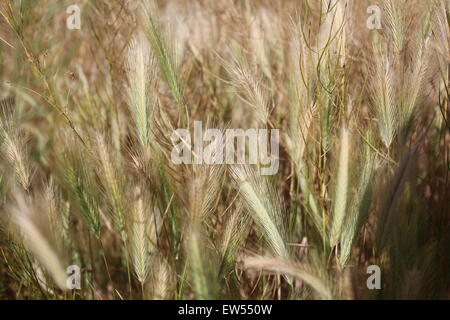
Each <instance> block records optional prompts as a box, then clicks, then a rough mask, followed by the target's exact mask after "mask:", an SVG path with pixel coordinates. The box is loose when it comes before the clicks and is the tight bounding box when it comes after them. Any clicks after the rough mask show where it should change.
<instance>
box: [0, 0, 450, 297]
mask: <svg viewBox="0 0 450 320" xmlns="http://www.w3.org/2000/svg"><path fill="white" fill-rule="evenodd" d="M71 4H78V5H79V6H80V7H81V9H82V16H81V22H82V25H81V29H80V30H68V29H67V28H66V18H67V14H66V8H67V7H68V6H69V5H71ZM374 4H376V5H379V6H380V8H381V9H382V28H381V29H380V30H369V29H368V28H367V27H366V20H367V18H368V17H369V14H367V12H366V10H367V7H369V6H370V5H374ZM0 13H1V17H0V60H1V69H0V75H1V83H0V86H1V90H0V95H1V96H0V99H1V110H0V144H1V152H0V155H1V157H0V181H1V184H0V298H4V299H142V298H144V299H183V298H184V299H223V298H229V299H448V298H450V293H449V292H450V289H449V288H450V219H449V215H450V204H449V202H450V194H449V193H450V191H449V190H450V188H449V183H450V181H449V173H450V147H449V146H450V135H449V133H450V131H449V130H450V123H449V121H450V118H449V116H450V106H449V89H450V45H449V41H450V2H449V1H448V0H436V1H435V0H423V1H421V0H417V1H414V0H408V1H404V0H384V1H376V0H373V1H372V0H370V1H369V0H297V1H293V0H292V1H290V0H285V1H269V0H267V1H265V0H261V1H256V0H252V1H251V0H247V1H246V0H221V1H207V0H195V1H193V0H173V1H157V3H156V4H155V3H153V2H152V1H147V2H146V3H145V4H142V3H141V2H140V1H138V0H136V1H131V0H130V1H127V0H113V1H111V0H92V1H82V0H77V1H75V0H73V1H72V0H70V1H52V0H39V1H35V0H21V1H20V0H17V1H9V0H1V4H0ZM196 120H201V121H203V123H205V124H206V123H208V126H209V127H211V128H242V129H247V128H269V129H280V133H281V144H280V169H279V172H278V173H277V174H276V175H274V176H269V177H267V176H260V175H259V174H258V168H255V167H254V166H247V165H244V166H233V165H214V166H209V165H175V164H174V163H173V162H172V161H171V160H170V152H171V149H172V141H171V140H170V136H171V134H172V132H173V130H174V129H176V128H192V124H193V121H196ZM73 264H75V265H78V266H80V267H81V289H80V290H66V289H65V282H66V268H67V266H69V265H73ZM373 264H375V265H378V266H380V268H381V270H382V289H381V290H368V289H367V287H366V279H367V277H368V275H367V274H366V268H367V266H369V265H373Z"/></svg>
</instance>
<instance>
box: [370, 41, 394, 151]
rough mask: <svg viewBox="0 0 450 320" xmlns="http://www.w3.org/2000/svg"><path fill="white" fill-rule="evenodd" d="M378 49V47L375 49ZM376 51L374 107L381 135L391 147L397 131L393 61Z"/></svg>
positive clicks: (373, 78)
mask: <svg viewBox="0 0 450 320" xmlns="http://www.w3.org/2000/svg"><path fill="white" fill-rule="evenodd" d="M375 50H377V49H375ZM380 55H381V52H377V53H375V70H374V73H373V77H372V79H371V96H372V103H373V108H374V109H375V113H376V115H377V117H378V128H379V131H380V137H381V140H382V141H383V143H384V145H385V147H386V148H387V149H389V147H390V146H391V144H392V142H393V141H394V137H395V134H396V132H397V127H398V123H397V110H396V108H397V107H396V97H395V87H394V80H395V79H394V74H393V70H392V66H391V63H390V61H389V59H388V57H387V55H386V56H383V57H382V56H380Z"/></svg>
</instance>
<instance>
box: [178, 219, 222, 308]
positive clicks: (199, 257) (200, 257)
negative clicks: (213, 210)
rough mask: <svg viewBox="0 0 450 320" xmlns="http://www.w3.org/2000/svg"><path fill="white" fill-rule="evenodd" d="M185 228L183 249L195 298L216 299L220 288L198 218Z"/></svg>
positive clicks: (212, 259) (208, 244)
mask: <svg viewBox="0 0 450 320" xmlns="http://www.w3.org/2000/svg"><path fill="white" fill-rule="evenodd" d="M187 227H188V228H189V230H188V233H187V235H186V240H185V249H186V253H187V255H188V261H189V270H190V274H189V276H190V278H191V282H192V286H193V289H194V294H195V298H196V299H199V300H210V299H217V298H218V297H219V292H220V288H219V283H218V278H217V277H218V272H217V266H216V265H215V262H216V261H215V257H214V256H213V252H212V250H211V244H210V243H209V241H208V237H207V235H206V234H205V231H204V229H203V227H202V224H201V221H199V220H198V218H194V220H193V221H191V222H189V223H188V226H187Z"/></svg>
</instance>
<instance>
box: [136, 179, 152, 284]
mask: <svg viewBox="0 0 450 320" xmlns="http://www.w3.org/2000/svg"><path fill="white" fill-rule="evenodd" d="M135 193H136V194H135V197H136V199H135V201H134V206H133V223H132V232H131V238H132V240H131V241H132V254H131V256H132V258H133V265H134V272H135V273H136V276H137V279H138V280H139V282H140V283H141V284H144V283H145V281H146V279H147V276H148V273H149V267H150V252H149V249H150V248H149V244H148V235H147V231H148V222H149V218H150V217H149V214H148V213H149V208H148V206H147V205H146V204H145V203H144V199H143V195H142V191H141V190H140V189H139V188H137V189H136V190H135Z"/></svg>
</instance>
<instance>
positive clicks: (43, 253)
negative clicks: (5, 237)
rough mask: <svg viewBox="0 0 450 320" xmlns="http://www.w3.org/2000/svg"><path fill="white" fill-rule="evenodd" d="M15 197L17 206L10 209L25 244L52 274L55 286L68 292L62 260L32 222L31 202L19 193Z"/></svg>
mask: <svg viewBox="0 0 450 320" xmlns="http://www.w3.org/2000/svg"><path fill="white" fill-rule="evenodd" d="M15 197H16V199H15V200H16V205H15V206H13V207H11V208H10V212H11V215H12V218H13V221H14V222H15V224H16V225H17V226H18V228H19V230H20V232H21V236H22V237H23V242H24V244H25V245H26V247H27V249H28V250H30V251H31V252H32V253H33V255H34V256H35V257H36V258H37V259H38V260H39V262H40V264H41V265H42V266H44V267H45V268H46V270H47V271H48V272H49V273H50V275H51V276H52V277H53V280H54V281H55V284H56V285H57V286H58V287H59V288H60V289H62V290H66V273H65V272H64V268H63V266H62V264H61V260H60V258H59V257H58V255H57V254H56V253H55V251H54V250H53V248H52V247H51V246H50V245H49V243H48V241H47V240H46V239H45V237H44V236H43V235H42V234H41V232H40V231H39V229H38V228H37V227H36V225H35V224H34V223H33V221H32V220H31V217H32V216H33V213H34V212H33V207H32V204H30V203H28V202H29V200H27V198H25V196H24V195H22V194H21V193H19V192H17V193H16V194H15Z"/></svg>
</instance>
